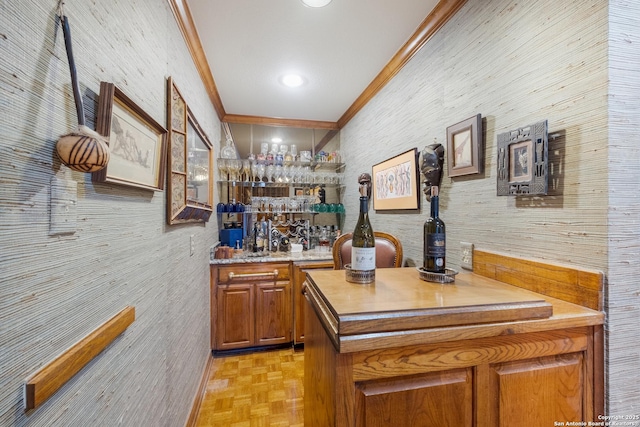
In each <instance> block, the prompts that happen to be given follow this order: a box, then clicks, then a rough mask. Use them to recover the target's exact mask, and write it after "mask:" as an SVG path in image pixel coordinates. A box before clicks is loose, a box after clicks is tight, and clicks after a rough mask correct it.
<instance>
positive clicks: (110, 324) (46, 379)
mask: <svg viewBox="0 0 640 427" xmlns="http://www.w3.org/2000/svg"><path fill="white" fill-rule="evenodd" d="M135 318H136V311H135V308H134V307H131V306H127V307H126V308H124V309H123V310H122V311H121V312H120V313H118V314H116V315H115V316H113V317H112V318H111V319H109V320H108V321H107V322H105V323H103V324H102V325H101V326H100V327H98V328H97V329H96V330H94V331H93V332H91V333H90V334H89V335H87V336H86V337H85V338H83V339H82V340H81V341H79V342H77V343H76V344H74V345H73V346H71V348H69V349H67V350H66V351H65V352H64V353H62V354H61V355H60V356H58V357H56V358H55V359H54V360H53V361H51V362H49V363H47V364H46V365H45V366H43V367H42V368H41V369H40V370H38V372H36V373H35V374H34V375H32V376H31V377H30V378H28V379H27V381H26V384H25V386H24V407H25V410H30V409H34V408H36V407H38V406H40V405H41V404H42V403H43V402H44V401H45V400H47V399H48V398H49V397H51V395H53V394H54V393H55V392H56V391H58V390H59V389H60V388H61V387H62V386H63V385H64V384H65V383H66V382H67V381H69V380H70V379H71V378H72V377H73V376H74V375H75V374H77V373H78V371H80V370H81V369H82V368H83V367H84V366H85V365H86V364H87V363H89V362H90V361H91V360H92V359H93V358H94V357H96V356H97V355H98V354H100V352H101V351H102V350H104V349H105V348H106V347H107V346H108V345H109V344H111V342H112V341H113V340H115V339H116V337H118V335H120V334H121V333H122V332H124V330H125V329H127V327H129V325H130V324H131V323H133V321H134V320H135Z"/></svg>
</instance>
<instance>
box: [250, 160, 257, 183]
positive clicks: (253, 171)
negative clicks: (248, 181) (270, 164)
mask: <svg viewBox="0 0 640 427" xmlns="http://www.w3.org/2000/svg"><path fill="white" fill-rule="evenodd" d="M251 176H252V177H253V179H252V181H257V180H258V163H257V162H256V161H255V160H254V161H252V162H251Z"/></svg>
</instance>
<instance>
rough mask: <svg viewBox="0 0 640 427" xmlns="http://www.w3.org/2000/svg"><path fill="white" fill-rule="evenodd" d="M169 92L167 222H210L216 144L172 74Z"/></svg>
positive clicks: (168, 86)
mask: <svg viewBox="0 0 640 427" xmlns="http://www.w3.org/2000/svg"><path fill="white" fill-rule="evenodd" d="M167 93H168V97H167V98H168V100H167V123H168V128H169V138H168V139H169V150H168V155H167V168H168V172H167V173H168V179H167V224H169V225H174V224H183V223H189V222H207V221H209V218H210V217H211V214H212V213H213V144H211V141H210V140H209V138H208V137H207V135H206V134H205V133H204V130H203V129H202V128H201V127H200V125H199V124H198V121H197V120H196V118H195V116H194V115H193V112H192V111H191V109H190V108H189V107H188V105H187V103H186V101H185V99H184V97H183V96H182V93H181V92H180V90H179V89H178V86H176V84H175V82H174V81H173V78H171V77H169V78H168V79H167Z"/></svg>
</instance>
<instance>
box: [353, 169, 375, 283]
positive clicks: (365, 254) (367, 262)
mask: <svg viewBox="0 0 640 427" xmlns="http://www.w3.org/2000/svg"><path fill="white" fill-rule="evenodd" d="M358 183H359V184H360V214H359V215H358V222H357V223H356V227H355V229H354V230H353V240H352V244H351V275H352V278H353V279H354V281H357V282H358V283H372V282H374V281H375V270H376V240H375V236H374V234H373V228H372V227H371V222H370V221H369V195H370V194H371V193H370V192H371V176H370V175H369V174H367V173H363V174H361V175H360V177H359V178H358ZM348 280H349V279H348Z"/></svg>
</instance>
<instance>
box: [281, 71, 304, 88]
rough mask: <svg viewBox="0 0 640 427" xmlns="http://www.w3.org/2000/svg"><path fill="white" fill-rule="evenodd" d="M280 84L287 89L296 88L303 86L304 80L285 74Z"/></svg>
mask: <svg viewBox="0 0 640 427" xmlns="http://www.w3.org/2000/svg"><path fill="white" fill-rule="evenodd" d="M280 82H281V83H282V84H283V85H285V86H288V87H298V86H302V85H303V84H304V78H302V76H299V75H297V74H287V75H284V76H282V77H281V78H280Z"/></svg>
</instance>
